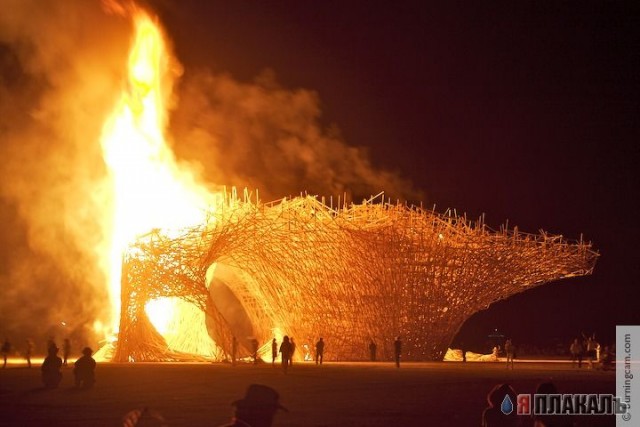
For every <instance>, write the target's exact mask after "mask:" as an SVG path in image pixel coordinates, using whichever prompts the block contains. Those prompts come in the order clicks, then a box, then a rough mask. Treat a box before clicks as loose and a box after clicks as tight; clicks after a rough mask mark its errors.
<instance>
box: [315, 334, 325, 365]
mask: <svg viewBox="0 0 640 427" xmlns="http://www.w3.org/2000/svg"><path fill="white" fill-rule="evenodd" d="M323 358H324V340H323V339H322V337H320V339H319V340H318V342H317V343H316V365H317V364H318V360H320V364H321V365H322V359H323Z"/></svg>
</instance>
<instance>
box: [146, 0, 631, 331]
mask: <svg viewBox="0 0 640 427" xmlns="http://www.w3.org/2000/svg"><path fill="white" fill-rule="evenodd" d="M273 3H276V4H273ZM480 4H483V5H482V6H479V5H478V2H467V4H464V5H463V4H458V2H454V3H453V4H449V3H448V2H447V5H446V6H443V5H433V4H429V3H428V2H422V1H420V2H410V1H401V2H357V1H322V2H299V1H284V2H217V1H213V2H205V1H179V2H178V1H170V0H165V1H161V0H160V1H156V2H154V7H155V9H156V10H157V11H158V12H159V14H160V16H161V20H162V21H163V22H164V24H165V25H166V27H167V30H168V33H169V35H170V37H171V38H172V39H173V40H174V42H175V45H176V46H175V47H176V51H177V55H178V57H179V59H180V61H181V62H182V63H183V65H184V66H185V68H186V72H187V73H188V72H189V70H190V69H195V68H198V67H206V68H210V69H212V70H215V71H225V72H229V73H230V74H232V75H233V76H234V77H235V78H237V79H240V80H247V81H248V80H250V79H252V78H253V77H254V76H256V75H257V74H259V73H260V72H261V71H262V70H263V69H265V68H269V69H272V70H274V71H275V73H276V75H277V77H278V81H279V82H280V83H281V84H282V85H283V86H285V87H289V88H298V87H303V88H308V89H312V90H316V91H317V92H318V94H319V96H320V99H321V102H322V109H323V116H324V119H325V120H326V124H327V125H328V124H336V125H337V126H338V127H339V128H340V129H341V131H342V133H343V135H344V137H345V139H346V141H347V142H348V143H349V144H352V145H358V146H366V147H368V148H369V153H370V155H371V157H372V159H373V161H374V162H375V164H376V165H377V166H379V167H380V168H384V169H388V170H393V171H399V172H400V173H401V174H403V175H404V176H406V177H408V178H409V179H411V180H412V182H413V183H414V184H415V186H416V187H417V188H419V189H421V190H422V191H423V192H424V194H425V203H426V204H427V205H431V204H433V203H435V204H436V205H437V209H438V210H440V211H442V210H444V209H445V208H447V207H452V208H456V209H457V211H458V212H459V213H460V212H467V214H468V215H469V216H470V217H477V216H478V215H480V214H482V213H483V212H484V213H485V214H486V219H487V222H488V223H489V224H490V225H492V226H494V227H497V226H499V224H501V223H503V222H504V221H505V220H507V219H508V220H509V225H510V226H512V225H518V226H519V227H520V229H521V230H526V231H531V232H536V231H537V230H538V229H540V228H542V229H544V230H547V231H550V232H552V233H558V234H563V235H564V236H566V237H570V238H578V237H579V236H580V233H584V236H585V238H586V239H587V240H591V241H593V242H594V244H595V248H596V249H597V250H599V251H600V252H601V258H600V260H599V262H598V265H597V266H596V271H595V274H594V275H593V276H592V277H586V278H578V279H571V280H564V281H559V282H557V283H552V284H548V285H545V286H542V287H540V288H537V289H534V290H531V291H528V292H525V293H523V294H519V295H516V296H514V297H512V298H510V299H508V300H506V301H502V302H499V303H496V304H494V305H493V306H492V307H491V308H489V309H488V310H485V311H483V312H481V313H478V314H476V315H475V316H474V317H472V319H471V320H470V321H468V322H467V323H466V324H465V326H464V327H463V330H462V337H463V338H464V339H467V340H469V341H472V340H474V338H475V337H477V336H482V335H483V334H484V333H485V332H487V331H489V330H490V328H492V327H494V326H495V327H498V328H500V329H501V330H504V331H505V332H506V333H507V334H509V335H513V336H514V338H515V339H516V341H520V342H524V341H538V342H541V341H546V342H549V340H550V338H554V337H558V338H560V339H561V340H564V341H566V340H567V339H568V338H569V337H570V336H571V335H572V334H577V333H579V332H580V331H581V330H583V331H585V332H590V331H595V332H597V333H598V335H599V336H600V337H602V338H604V339H606V340H611V339H612V338H613V334H614V328H613V327H614V325H615V324H625V323H627V324H629V323H632V324H640V314H639V310H638V308H637V307H638V305H637V304H636V299H635V298H634V297H635V295H637V292H636V291H635V287H636V286H637V282H636V281H637V277H638V272H639V268H638V265H639V263H638V255H639V252H638V250H637V242H638V241H639V240H640V239H639V238H640V227H639V226H638V220H637V218H636V216H637V210H636V209H637V204H638V203H637V200H638V199H637V195H638V192H637V189H638V184H639V174H638V172H637V167H636V162H637V160H638V159H639V158H640V156H639V155H638V145H637V143H638V135H639V134H638V121H637V116H638V111H639V109H638V107H639V106H640V105H639V100H640V81H639V79H638V75H639V74H638V72H639V71H640V68H639V65H640V59H639V58H640V56H639V54H640V37H639V35H640V32H638V30H637V29H638V28H640V14H639V8H640V7H639V6H638V4H637V3H635V4H633V2H627V3H625V2H615V3H612V2H607V3H605V2H601V3H593V4H591V3H585V2H575V3H572V2H515V3H514V2H503V3H496V4H492V5H491V6H485V5H484V3H483V2H480ZM534 321H535V322H534Z"/></svg>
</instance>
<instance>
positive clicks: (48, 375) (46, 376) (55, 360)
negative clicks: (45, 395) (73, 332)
mask: <svg viewBox="0 0 640 427" xmlns="http://www.w3.org/2000/svg"><path fill="white" fill-rule="evenodd" d="M48 352H49V353H48V355H47V357H45V359H44V362H42V368H41V370H42V383H43V384H44V386H45V387H46V388H56V387H58V385H59V384H60V381H62V372H60V368H62V359H61V358H60V357H59V356H58V347H55V346H53V347H49V349H48Z"/></svg>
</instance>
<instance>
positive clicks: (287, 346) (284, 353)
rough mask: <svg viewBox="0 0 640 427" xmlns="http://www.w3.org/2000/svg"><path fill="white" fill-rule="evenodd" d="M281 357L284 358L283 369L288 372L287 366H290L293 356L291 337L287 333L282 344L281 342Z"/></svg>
mask: <svg viewBox="0 0 640 427" xmlns="http://www.w3.org/2000/svg"><path fill="white" fill-rule="evenodd" d="M280 353H281V356H280V358H281V359H282V369H284V372H285V373H286V372H287V368H288V366H289V358H290V357H291V343H290V342H289V337H288V336H287V335H285V336H284V337H283V338H282V344H280Z"/></svg>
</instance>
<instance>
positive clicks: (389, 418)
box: [0, 362, 615, 427]
mask: <svg viewBox="0 0 640 427" xmlns="http://www.w3.org/2000/svg"><path fill="white" fill-rule="evenodd" d="M63 375H64V377H63V380H62V384H61V386H60V388H58V389H54V390H44V389H43V388H42V387H41V381H40V369H39V364H34V366H33V367H32V368H31V369H29V368H27V367H26V365H24V364H23V363H20V364H16V363H13V364H9V365H8V366H7V368H6V369H0V425H2V426H121V425H122V418H123V416H124V415H125V414H126V413H127V412H129V411H131V410H134V409H137V408H144V407H148V408H150V409H152V410H155V411H157V412H158V413H160V414H161V415H162V416H163V417H164V418H165V420H166V422H167V424H166V425H169V426H212V427H215V426H218V425H220V424H223V423H225V422H227V421H229V420H230V417H231V415H232V406H231V402H233V401H234V400H237V399H239V398H241V397H242V396H243V395H244V392H245V390H246V388H247V386H248V385H249V384H251V383H258V384H265V385H268V386H271V387H273V388H275V389H276V390H277V391H278V392H279V393H280V401H281V403H282V404H283V405H284V406H286V407H287V408H288V410H289V412H280V413H278V415H277V416H276V419H275V423H274V425H275V426H316V427H320V426H463V427H464V426H478V425H480V417H481V413H482V411H483V409H484V408H485V407H486V406H487V405H486V395H487V393H488V392H489V391H490V390H491V388H492V387H493V386H494V385H496V384H498V383H501V382H508V383H510V384H511V385H512V386H513V387H514V388H515V390H516V392H517V393H533V392H534V391H535V388H536V385H537V384H538V383H540V382H541V381H546V380H549V379H552V380H553V381H554V382H555V383H556V385H557V387H558V389H559V391H560V392H561V393H614V389H615V376H614V372H611V371H610V372H602V371H599V370H588V369H586V368H584V367H583V368H582V369H581V370H578V369H572V367H571V365H570V364H569V363H557V362H556V363H544V362H530V363H524V362H521V363H516V366H515V369H514V370H507V369H505V365H504V364H503V363H501V362H476V363H456V362H440V363H404V364H402V366H401V367H400V368H399V369H397V368H396V367H395V366H394V365H393V364H392V363H390V362H377V363H335V362H334V363H327V362H325V364H323V365H322V366H316V365H315V364H313V363H312V362H301V363H296V364H294V366H293V367H292V368H291V369H290V371H289V372H288V373H287V374H286V375H285V374H284V373H283V371H282V369H281V367H280V365H279V364H276V366H275V367H273V366H271V364H267V363H260V364H258V365H253V364H249V363H247V364H238V365H236V366H231V365H230V364H225V363H188V364H185V363H181V364H173V363H136V364H134V363H131V364H116V363H101V364H99V365H98V367H97V370H96V376H97V383H96V385H95V387H94V388H93V389H91V390H86V391H79V390H76V389H74V388H73V380H72V378H73V375H72V368H71V367H70V366H69V367H67V368H64V370H63ZM527 421H528V419H527ZM577 422H578V424H577V425H578V426H613V425H615V419H614V417H597V416H590V417H585V416H583V417H580V418H579V419H577ZM138 425H139V426H150V425H160V423H158V422H157V421H155V420H152V419H150V418H142V419H141V420H140V422H139V423H138ZM524 425H528V424H524Z"/></svg>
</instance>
